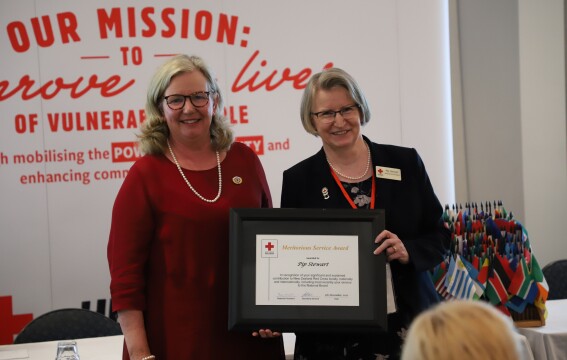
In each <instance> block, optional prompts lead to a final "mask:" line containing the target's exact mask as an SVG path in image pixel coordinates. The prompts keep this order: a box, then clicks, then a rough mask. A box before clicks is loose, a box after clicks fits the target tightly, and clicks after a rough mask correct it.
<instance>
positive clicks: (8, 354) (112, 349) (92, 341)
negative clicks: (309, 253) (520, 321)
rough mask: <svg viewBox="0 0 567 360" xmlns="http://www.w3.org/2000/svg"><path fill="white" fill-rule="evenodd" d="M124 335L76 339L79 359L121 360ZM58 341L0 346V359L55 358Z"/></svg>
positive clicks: (289, 337) (289, 344) (289, 351)
mask: <svg viewBox="0 0 567 360" xmlns="http://www.w3.org/2000/svg"><path fill="white" fill-rule="evenodd" d="M283 338H284V346H285V353H286V359H293V347H294V343H295V335H294V334H292V333H284V334H283ZM123 342H124V336H122V335H116V336H104V337H97V338H87V339H77V348H78V350H79V356H80V357H81V360H122V343H123ZM57 343H58V341H46V342H38V343H28V344H15V345H3V346H0V360H20V359H21V360H24V359H28V360H45V359H55V354H56V353H57Z"/></svg>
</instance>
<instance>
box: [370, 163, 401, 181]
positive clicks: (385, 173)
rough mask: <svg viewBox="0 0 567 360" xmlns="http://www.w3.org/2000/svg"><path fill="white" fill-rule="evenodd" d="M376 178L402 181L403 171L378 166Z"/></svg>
mask: <svg viewBox="0 0 567 360" xmlns="http://www.w3.org/2000/svg"><path fill="white" fill-rule="evenodd" d="M376 177H377V178H379V179H388V180H396V181H402V170H400V169H396V168H389V167H385V166H376Z"/></svg>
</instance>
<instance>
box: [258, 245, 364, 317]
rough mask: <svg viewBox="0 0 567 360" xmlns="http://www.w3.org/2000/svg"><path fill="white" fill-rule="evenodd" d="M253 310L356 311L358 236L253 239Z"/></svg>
mask: <svg viewBox="0 0 567 360" xmlns="http://www.w3.org/2000/svg"><path fill="white" fill-rule="evenodd" d="M256 305H306V306H309V305H317V306H359V266H358V236H356V235H273V234H270V235H263V234H257V235H256Z"/></svg>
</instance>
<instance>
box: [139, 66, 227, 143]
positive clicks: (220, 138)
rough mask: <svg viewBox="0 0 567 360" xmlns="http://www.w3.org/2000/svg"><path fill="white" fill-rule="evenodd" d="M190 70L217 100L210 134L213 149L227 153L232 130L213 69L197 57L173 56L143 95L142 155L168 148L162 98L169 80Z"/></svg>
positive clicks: (158, 71) (154, 77)
mask: <svg viewBox="0 0 567 360" xmlns="http://www.w3.org/2000/svg"><path fill="white" fill-rule="evenodd" d="M191 71H200V72H201V73H202V74H203V75H204V76H205V78H206V79H207V88H208V89H207V91H210V92H211V93H212V94H211V95H212V96H213V97H214V98H216V101H217V107H216V109H215V112H214V114H213V118H212V122H211V127H210V135H211V144H212V146H213V149H214V150H219V151H222V150H228V149H229V148H230V145H231V144H232V141H233V134H232V130H231V129H230V127H229V124H228V121H227V119H226V118H225V116H224V115H223V111H224V100H223V96H222V93H221V91H220V88H219V86H218V84H217V81H216V78H215V76H214V74H213V72H212V70H211V69H210V68H209V67H208V66H207V65H206V64H205V62H204V61H203V59H201V58H200V57H198V56H188V55H176V56H174V57H172V58H171V59H169V60H167V61H166V62H165V63H163V64H162V65H161V66H160V67H159V68H158V69H157V71H156V72H155V74H154V76H153V77H152V78H151V80H150V84H149V86H148V91H147V96H146V120H145V121H144V123H143V124H142V127H141V134H140V135H139V136H138V138H139V139H140V149H141V151H142V152H143V153H144V154H163V153H164V152H165V149H166V148H167V138H168V137H169V128H168V127H167V122H166V121H165V117H164V115H163V114H164V112H163V103H164V101H163V96H164V94H165V90H166V89H167V87H168V86H169V84H170V83H171V80H172V79H173V78H174V77H175V76H177V75H179V74H183V73H186V72H191Z"/></svg>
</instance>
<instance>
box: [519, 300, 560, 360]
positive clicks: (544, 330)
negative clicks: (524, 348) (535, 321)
mask: <svg viewBox="0 0 567 360" xmlns="http://www.w3.org/2000/svg"><path fill="white" fill-rule="evenodd" d="M545 306H546V307H547V319H546V320H545V326H541V327H533V328H519V329H518V331H519V332H520V334H522V335H524V336H525V337H526V338H527V340H528V343H529V344H530V348H531V349H532V353H533V356H534V359H535V360H546V359H547V360H565V359H567V300H548V301H547V302H546V303H545Z"/></svg>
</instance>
